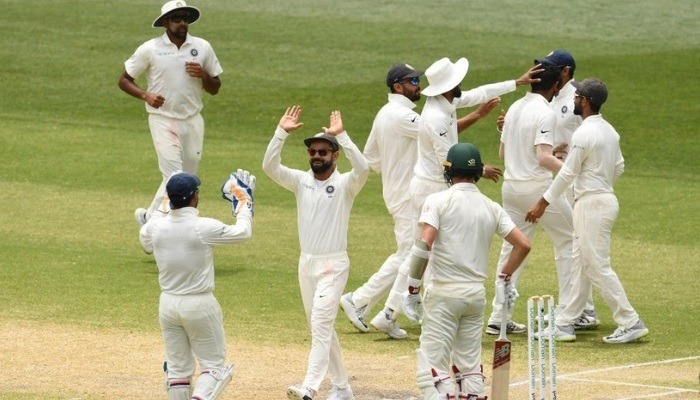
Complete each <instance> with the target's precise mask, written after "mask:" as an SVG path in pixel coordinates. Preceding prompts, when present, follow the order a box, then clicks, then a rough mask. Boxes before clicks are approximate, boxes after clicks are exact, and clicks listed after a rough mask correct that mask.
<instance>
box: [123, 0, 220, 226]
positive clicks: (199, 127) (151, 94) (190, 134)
mask: <svg viewBox="0 0 700 400" xmlns="http://www.w3.org/2000/svg"><path fill="white" fill-rule="evenodd" d="M199 15H200V12H199V9H197V8H196V7H192V6H188V5H187V4H186V3H185V2H184V1H182V0H177V1H169V2H167V3H165V4H164V5H163V7H162V8H161V14H160V16H159V17H158V18H156V20H155V21H154V22H153V27H154V28H158V27H163V28H164V29H165V32H164V33H163V35H161V36H159V37H157V38H154V39H151V40H149V41H147V42H146V43H144V44H142V45H141V46H139V48H138V49H136V52H134V54H133V55H132V56H131V57H130V58H129V59H128V60H126V62H124V67H125V69H124V72H122V74H121V76H120V77H119V88H120V89H121V90H123V91H124V92H126V93H128V94H129V95H131V96H133V97H135V98H137V99H139V100H141V101H143V102H145V103H146V111H147V112H148V126H149V127H150V130H151V137H152V139H153V146H154V147H155V150H156V154H157V156H158V168H159V169H160V172H161V174H162V177H163V180H162V182H161V185H160V187H159V188H158V190H157V191H156V194H155V197H154V198H153V201H152V202H151V205H150V206H149V207H148V209H145V208H138V209H136V211H135V212H134V217H135V218H136V222H137V223H138V224H139V226H143V224H144V223H146V221H147V220H148V219H149V218H151V217H152V216H153V215H154V214H155V213H157V212H160V213H167V212H168V210H169V209H168V205H169V202H168V199H167V198H166V197H165V196H166V190H165V185H166V183H167V182H168V179H169V178H170V176H171V175H172V174H173V172H175V171H184V172H188V173H191V174H196V173H197V168H198V167H199V161H200V160H201V158H202V146H203V144H204V120H203V119H202V116H201V114H200V111H202V89H203V90H204V91H206V92H207V93H209V94H211V95H215V94H217V93H218V92H219V88H220V87H221V80H220V79H219V75H220V74H221V73H222V72H223V70H222V69H221V66H220V65H219V60H218V59H217V58H216V54H215V53H214V49H213V48H212V47H211V45H210V44H209V42H207V41H206V40H204V39H201V38H198V37H195V36H192V35H189V34H188V28H189V26H190V24H194V23H195V22H196V21H197V20H198V19H199ZM143 74H145V75H146V80H147V84H148V87H147V88H146V89H142V88H141V87H139V85H138V84H136V82H135V81H134V80H135V79H137V78H138V77H140V76H141V75H143Z"/></svg>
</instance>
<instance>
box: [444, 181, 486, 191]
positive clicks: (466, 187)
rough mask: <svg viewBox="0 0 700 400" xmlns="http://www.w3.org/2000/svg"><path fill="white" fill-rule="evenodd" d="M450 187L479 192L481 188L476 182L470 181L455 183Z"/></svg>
mask: <svg viewBox="0 0 700 400" xmlns="http://www.w3.org/2000/svg"><path fill="white" fill-rule="evenodd" d="M450 189H452V190H463V191H468V192H478V191H479V188H477V187H476V184H474V183H469V182H460V183H455V184H454V185H452V186H450Z"/></svg>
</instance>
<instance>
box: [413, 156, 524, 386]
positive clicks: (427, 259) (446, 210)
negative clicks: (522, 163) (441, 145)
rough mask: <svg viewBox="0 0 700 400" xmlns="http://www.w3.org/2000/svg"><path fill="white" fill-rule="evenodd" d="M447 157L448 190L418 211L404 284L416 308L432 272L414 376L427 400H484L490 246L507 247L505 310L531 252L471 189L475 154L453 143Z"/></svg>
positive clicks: (502, 289)
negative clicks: (501, 243) (496, 240)
mask: <svg viewBox="0 0 700 400" xmlns="http://www.w3.org/2000/svg"><path fill="white" fill-rule="evenodd" d="M446 157H447V160H446V161H445V162H444V165H445V168H444V170H445V180H446V181H447V182H448V185H451V186H450V188H449V189H447V190H444V191H441V192H438V193H434V194H431V195H429V196H428V197H427V198H426V200H425V204H423V212H422V213H421V216H420V224H422V229H421V234H420V237H419V239H418V240H416V242H415V245H414V247H413V249H412V256H411V263H410V265H411V266H410V273H409V278H408V280H407V288H408V292H409V293H410V294H409V295H408V296H407V297H406V308H407V309H409V308H411V307H413V306H414V305H416V304H417V303H418V299H419V297H420V294H419V292H420V286H421V279H422V276H423V273H424V271H425V270H426V268H427V270H428V271H430V272H431V280H430V281H429V282H428V283H426V288H425V290H424V298H423V305H424V307H425V318H424V320H423V326H422V332H421V336H420V351H419V352H418V371H417V374H416V376H417V379H418V386H419V388H420V389H421V391H422V392H423V398H424V399H426V400H428V399H430V400H437V399H465V400H466V399H485V396H484V382H483V379H484V378H483V375H482V368H481V336H482V329H483V326H484V311H485V308H486V288H485V286H484V282H485V281H486V279H488V276H489V268H488V263H489V249H490V247H491V241H492V239H493V237H494V234H496V235H499V236H501V237H503V238H504V239H505V240H506V241H508V242H509V243H511V244H512V245H513V251H512V252H511V253H510V255H509V259H508V261H507V263H506V264H505V266H504V267H503V269H502V270H501V274H500V275H499V281H500V284H501V285H500V286H499V293H500V298H501V299H502V301H503V302H504V303H505V302H506V297H507V298H508V300H507V302H508V303H509V304H512V301H513V300H514V299H515V297H517V291H516V290H515V288H514V287H512V286H511V285H510V283H509V280H510V276H511V274H512V273H513V272H515V270H516V269H517V268H518V266H519V265H520V264H521V263H522V261H523V260H524V259H525V257H526V256H527V254H528V252H529V251H530V242H529V241H528V240H527V238H526V237H525V235H524V234H523V233H521V232H520V230H519V229H518V228H517V227H516V226H515V224H514V223H513V221H512V220H511V219H510V217H509V216H508V214H507V213H506V212H505V210H503V208H502V207H501V206H500V205H499V204H498V203H496V202H494V201H492V200H490V199H489V198H488V197H486V196H484V195H483V194H481V192H480V191H479V189H478V188H477V187H476V182H477V181H478V180H479V178H480V177H481V174H482V172H483V165H482V163H481V156H480V155H479V151H478V150H477V149H476V147H474V146H473V145H471V144H469V143H458V144H455V145H454V146H452V147H451V148H450V150H449V152H448V153H447V156H446ZM452 376H453V377H454V382H453V381H452Z"/></svg>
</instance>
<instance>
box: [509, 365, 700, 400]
mask: <svg viewBox="0 0 700 400" xmlns="http://www.w3.org/2000/svg"><path fill="white" fill-rule="evenodd" d="M698 359H700V356H691V357H684V358H672V359H668V360H660V361H650V362H645V363H638V364H628V365H618V366H616V367H608V368H601V369H592V370H588V371H579V372H572V373H570V374H565V375H557V379H560V380H570V381H586V382H598V383H605V384H611V385H624V386H635V387H646V388H653V389H667V390H669V391H668V392H662V393H654V394H645V395H641V396H635V397H621V398H619V399H617V400H632V399H643V398H652V397H658V396H668V395H671V394H678V393H700V391H698V390H693V389H685V388H677V387H669V386H654V385H642V384H638V383H628V382H618V381H605V380H594V379H576V378H574V377H575V376H579V375H587V374H595V373H599V372H607V371H614V370H618V369H627V368H638V367H646V366H649V365H660V364H671V363H675V362H683V361H693V360H698ZM527 383H528V381H527V380H525V381H519V382H514V383H511V384H510V387H516V386H523V385H526V384H527Z"/></svg>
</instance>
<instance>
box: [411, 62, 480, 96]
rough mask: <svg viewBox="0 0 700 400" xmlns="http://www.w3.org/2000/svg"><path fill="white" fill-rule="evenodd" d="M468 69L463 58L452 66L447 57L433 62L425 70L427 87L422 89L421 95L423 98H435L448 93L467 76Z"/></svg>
mask: <svg viewBox="0 0 700 400" xmlns="http://www.w3.org/2000/svg"><path fill="white" fill-rule="evenodd" d="M468 69H469V61H467V59H466V58H464V57H462V58H460V59H459V60H457V62H456V63H454V64H453V63H452V61H450V59H449V58H447V57H445V58H442V59H440V60H437V61H435V62H434V63H433V65H431V66H430V67H428V69H426V70H425V77H426V78H428V87H426V88H425V89H423V90H422V91H421V93H422V94H423V95H425V96H437V95H439V94H443V93H445V92H449V91H450V90H452V89H453V88H454V87H456V86H457V85H459V84H460V82H462V80H463V79H464V77H465V76H467V70H468Z"/></svg>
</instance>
